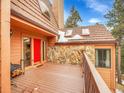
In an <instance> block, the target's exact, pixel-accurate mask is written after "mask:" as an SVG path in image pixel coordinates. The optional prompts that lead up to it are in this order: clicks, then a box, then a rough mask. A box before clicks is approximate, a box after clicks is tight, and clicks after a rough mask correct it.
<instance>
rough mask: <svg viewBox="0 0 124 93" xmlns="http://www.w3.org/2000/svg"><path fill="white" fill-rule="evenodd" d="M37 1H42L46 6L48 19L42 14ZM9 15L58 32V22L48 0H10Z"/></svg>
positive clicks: (55, 32)
mask: <svg viewBox="0 0 124 93" xmlns="http://www.w3.org/2000/svg"><path fill="white" fill-rule="evenodd" d="M39 1H42V2H43V3H44V4H45V5H46V6H47V8H48V10H49V14H50V20H49V19H48V18H47V17H46V16H44V15H43V12H42V10H41V7H40V4H39ZM11 15H12V16H15V17H18V18H20V19H22V20H25V21H27V22H30V23H31V24H33V25H36V26H38V27H41V28H43V29H46V30H47V31H49V32H52V33H54V34H58V32H57V31H58V24H57V22H56V19H55V17H54V14H53V12H52V6H51V4H50V2H49V0H11Z"/></svg>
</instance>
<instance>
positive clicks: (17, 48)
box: [11, 31, 21, 64]
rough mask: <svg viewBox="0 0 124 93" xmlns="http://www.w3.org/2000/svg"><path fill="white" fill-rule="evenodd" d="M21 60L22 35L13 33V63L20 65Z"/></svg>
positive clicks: (16, 32)
mask: <svg viewBox="0 0 124 93" xmlns="http://www.w3.org/2000/svg"><path fill="white" fill-rule="evenodd" d="M20 59H21V33H20V32H18V31H13V34H12V36H11V63H14V64H19V63H20Z"/></svg>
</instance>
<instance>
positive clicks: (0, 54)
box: [0, 0, 11, 93]
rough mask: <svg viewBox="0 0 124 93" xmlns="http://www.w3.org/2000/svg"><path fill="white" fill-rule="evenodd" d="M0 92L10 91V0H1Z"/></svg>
mask: <svg viewBox="0 0 124 93" xmlns="http://www.w3.org/2000/svg"><path fill="white" fill-rule="evenodd" d="M0 8H1V9H0V10H1V11H0V59H1V61H0V62H1V65H0V67H1V70H0V71H1V80H0V81H1V84H0V86H1V89H0V93H10V92H11V91H10V89H11V88H10V0H0Z"/></svg>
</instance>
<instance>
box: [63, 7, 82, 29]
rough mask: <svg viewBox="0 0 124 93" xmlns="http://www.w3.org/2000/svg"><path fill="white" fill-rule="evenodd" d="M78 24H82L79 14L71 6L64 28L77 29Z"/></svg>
mask: <svg viewBox="0 0 124 93" xmlns="http://www.w3.org/2000/svg"><path fill="white" fill-rule="evenodd" d="M78 22H82V19H81V17H80V14H79V12H78V11H77V10H76V9H75V7H74V6H72V8H71V11H70V16H69V17H68V18H67V21H66V24H65V27H66V28H72V27H77V26H78Z"/></svg>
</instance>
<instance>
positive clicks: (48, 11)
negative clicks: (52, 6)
mask: <svg viewBox="0 0 124 93" xmlns="http://www.w3.org/2000/svg"><path fill="white" fill-rule="evenodd" d="M38 2H39V6H40V10H41V14H42V15H43V16H44V17H45V18H46V19H48V20H49V21H50V20H51V15H50V10H49V7H48V6H47V5H46V4H45V2H43V1H41V0H38ZM41 4H43V5H42V6H44V8H45V9H46V11H45V12H43V10H42V7H41ZM46 13H48V15H47V14H46Z"/></svg>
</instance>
